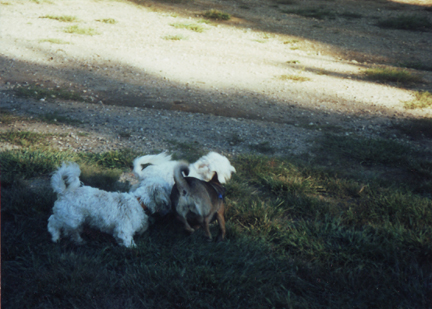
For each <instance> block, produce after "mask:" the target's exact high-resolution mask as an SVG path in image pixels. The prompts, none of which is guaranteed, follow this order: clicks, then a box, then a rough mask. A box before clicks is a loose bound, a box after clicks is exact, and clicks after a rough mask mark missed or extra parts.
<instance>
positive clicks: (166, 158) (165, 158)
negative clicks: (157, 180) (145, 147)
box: [133, 152, 171, 179]
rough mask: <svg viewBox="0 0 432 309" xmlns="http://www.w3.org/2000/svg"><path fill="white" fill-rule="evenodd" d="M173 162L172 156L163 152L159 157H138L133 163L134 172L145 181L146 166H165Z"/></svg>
mask: <svg viewBox="0 0 432 309" xmlns="http://www.w3.org/2000/svg"><path fill="white" fill-rule="evenodd" d="M170 161H171V155H169V154H167V153H166V152H162V153H160V154H157V155H146V156H142V157H138V158H136V159H135V160H134V161H133V167H134V168H133V172H134V173H135V175H136V176H137V177H138V178H139V179H143V178H144V177H145V173H144V170H145V169H144V168H143V167H144V166H145V165H148V164H150V165H163V164H165V163H168V162H170Z"/></svg>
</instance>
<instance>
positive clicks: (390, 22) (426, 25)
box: [377, 15, 432, 31]
mask: <svg viewBox="0 0 432 309" xmlns="http://www.w3.org/2000/svg"><path fill="white" fill-rule="evenodd" d="M377 25H378V26H379V27H382V28H390V29H401V30H413V31H420V30H428V29H431V28H432V23H431V22H430V21H429V19H428V18H427V17H424V16H416V15H399V16H397V17H391V18H387V19H383V20H381V21H379V22H378V23H377Z"/></svg>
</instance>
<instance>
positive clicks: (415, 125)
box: [393, 118, 432, 140]
mask: <svg viewBox="0 0 432 309" xmlns="http://www.w3.org/2000/svg"><path fill="white" fill-rule="evenodd" d="M393 127H394V128H395V129H397V130H398V131H399V132H400V133H402V134H405V135H407V136H409V137H410V138H412V139H414V140H423V139H425V138H432V119H431V118H419V119H411V120H407V121H403V122H402V123H399V124H394V125H393Z"/></svg>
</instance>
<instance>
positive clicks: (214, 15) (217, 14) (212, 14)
mask: <svg viewBox="0 0 432 309" xmlns="http://www.w3.org/2000/svg"><path fill="white" fill-rule="evenodd" d="M203 16H204V17H205V18H208V19H214V20H229V19H231V15H230V14H228V13H225V12H221V11H218V10H209V11H206V12H204V14H203Z"/></svg>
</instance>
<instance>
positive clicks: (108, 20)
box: [96, 18, 117, 24]
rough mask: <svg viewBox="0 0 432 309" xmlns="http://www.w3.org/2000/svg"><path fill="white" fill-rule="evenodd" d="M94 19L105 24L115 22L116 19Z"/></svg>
mask: <svg viewBox="0 0 432 309" xmlns="http://www.w3.org/2000/svg"><path fill="white" fill-rule="evenodd" d="M96 21H98V22H100V23H105V24H116V23H117V21H116V20H115V19H114V18H104V19H96Z"/></svg>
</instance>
